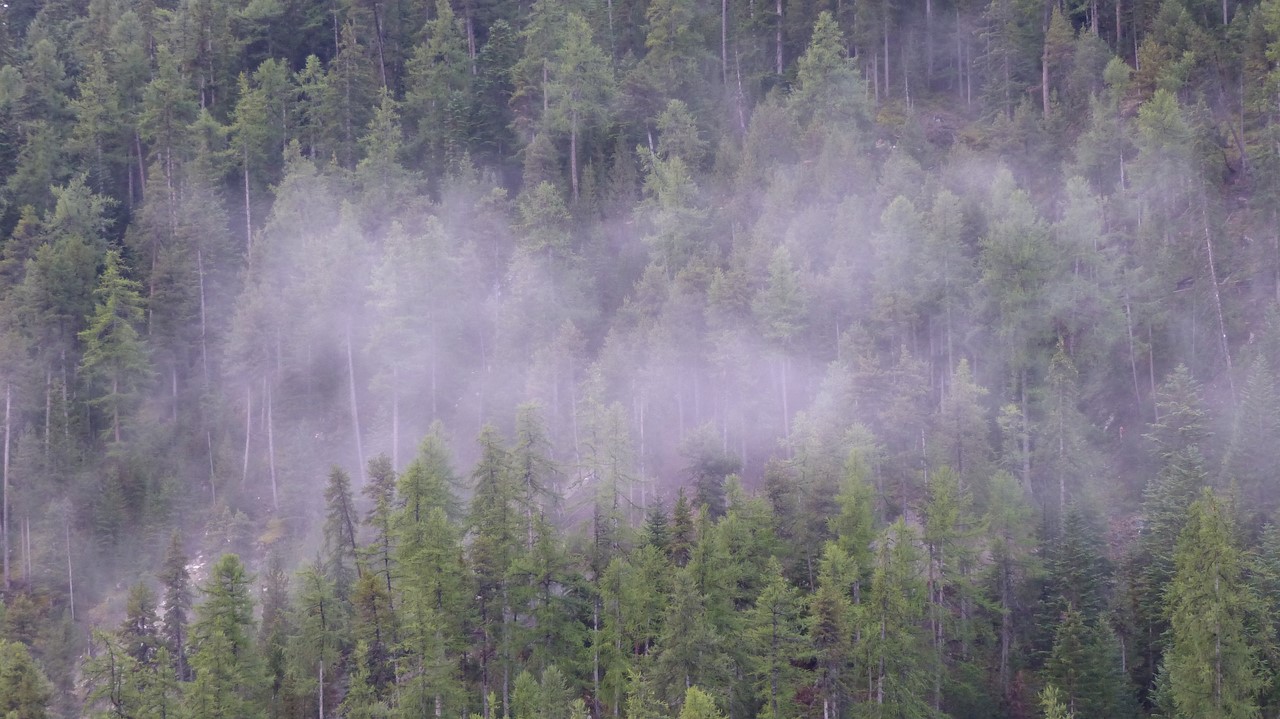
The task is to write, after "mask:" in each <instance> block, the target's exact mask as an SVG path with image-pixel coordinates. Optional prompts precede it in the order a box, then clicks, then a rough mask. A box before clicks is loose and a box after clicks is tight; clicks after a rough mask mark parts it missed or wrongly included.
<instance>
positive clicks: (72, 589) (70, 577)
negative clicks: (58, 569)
mask: <svg viewBox="0 0 1280 719" xmlns="http://www.w3.org/2000/svg"><path fill="white" fill-rule="evenodd" d="M62 531H63V537H64V538H65V540H66V545H67V604H68V606H69V607H70V609H71V621H72V622H74V621H75V620H76V578H75V575H74V574H72V572H71V516H70V514H68V516H67V517H66V518H65V520H64V521H63V523H62Z"/></svg>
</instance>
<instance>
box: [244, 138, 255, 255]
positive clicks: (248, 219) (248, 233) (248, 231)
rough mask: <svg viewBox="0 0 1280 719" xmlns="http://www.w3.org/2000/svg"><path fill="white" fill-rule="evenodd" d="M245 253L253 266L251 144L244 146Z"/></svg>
mask: <svg viewBox="0 0 1280 719" xmlns="http://www.w3.org/2000/svg"><path fill="white" fill-rule="evenodd" d="M244 254H245V257H247V258H248V261H249V266H250V267H252V266H253V203H252V202H250V200H249V144H248V143H245V146H244Z"/></svg>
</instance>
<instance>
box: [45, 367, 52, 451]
mask: <svg viewBox="0 0 1280 719" xmlns="http://www.w3.org/2000/svg"><path fill="white" fill-rule="evenodd" d="M52 416H53V370H51V369H45V371H44V458H45V459H46V460H47V459H49V426H50V420H51V417H52Z"/></svg>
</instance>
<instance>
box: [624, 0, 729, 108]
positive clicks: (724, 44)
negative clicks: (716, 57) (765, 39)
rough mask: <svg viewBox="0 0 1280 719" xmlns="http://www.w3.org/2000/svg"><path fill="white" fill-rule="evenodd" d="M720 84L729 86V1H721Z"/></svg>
mask: <svg viewBox="0 0 1280 719" xmlns="http://www.w3.org/2000/svg"><path fill="white" fill-rule="evenodd" d="M610 3H611V4H610V7H613V5H612V0H610ZM612 17H613V16H612V15H610V18H612ZM610 27H612V26H610ZM720 83H721V84H722V85H724V86H726V87H728V85H729V0H720Z"/></svg>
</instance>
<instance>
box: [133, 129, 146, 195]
mask: <svg viewBox="0 0 1280 719" xmlns="http://www.w3.org/2000/svg"><path fill="white" fill-rule="evenodd" d="M133 146H134V149H136V150H137V151H138V203H139V204H141V203H142V201H143V199H144V198H145V196H146V192H147V190H146V188H147V165H146V163H145V162H144V161H143V157H144V156H143V154H142V135H140V134H139V133H138V131H137V130H134V131H133Z"/></svg>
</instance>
